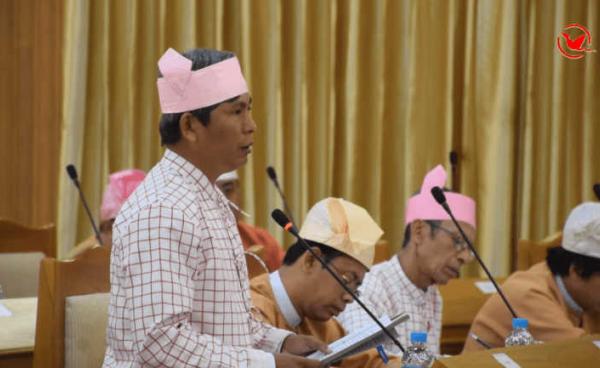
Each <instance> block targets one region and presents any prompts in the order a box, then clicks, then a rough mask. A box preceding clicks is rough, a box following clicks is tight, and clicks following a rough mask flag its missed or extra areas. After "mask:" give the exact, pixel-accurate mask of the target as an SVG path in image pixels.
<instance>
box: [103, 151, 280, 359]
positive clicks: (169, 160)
mask: <svg viewBox="0 0 600 368" xmlns="http://www.w3.org/2000/svg"><path fill="white" fill-rule="evenodd" d="M110 282H111V296H110V305H109V311H108V312H109V320H108V330H107V344H108V346H107V349H106V355H105V359H104V367H141V366H143V367H182V368H185V367H219V368H220V367H261V368H262V367H275V360H274V357H273V354H271V353H267V352H278V351H279V350H280V348H281V345H282V342H283V340H284V339H285V337H287V336H288V335H289V334H290V332H288V331H283V330H279V329H275V328H273V327H270V326H268V325H266V324H263V323H262V322H259V321H258V320H256V319H255V318H254V317H253V314H252V313H251V301H250V293H249V286H248V273H247V268H246V261H245V258H244V253H243V246H242V242H241V240H240V237H239V233H238V230H237V226H236V222H235V218H234V216H233V214H232V213H231V210H230V209H229V206H228V203H227V201H226V199H225V197H224V196H223V194H221V193H220V192H219V191H218V190H217V189H216V188H215V186H214V185H212V184H211V183H210V182H209V181H208V178H207V177H206V176H205V175H204V174H203V173H202V171H200V170H199V169H197V168H196V167H195V166H193V165H192V164H191V163H190V162H188V161H187V160H185V159H184V158H182V157H181V156H179V155H177V154H176V153H174V152H172V151H170V150H167V151H166V152H165V154H164V156H163V158H162V160H161V161H160V162H159V163H158V164H157V165H156V166H155V167H154V168H153V169H152V170H151V171H150V172H149V173H148V176H147V177H146V179H145V180H144V181H143V183H142V184H141V185H140V186H139V187H138V188H137V189H136V191H135V192H134V193H133V194H132V195H131V196H130V198H129V199H128V200H127V202H126V203H125V204H124V205H123V208H122V209H121V211H120V212H119V215H118V216H117V219H116V221H115V224H114V227H113V247H112V254H111V265H110Z"/></svg>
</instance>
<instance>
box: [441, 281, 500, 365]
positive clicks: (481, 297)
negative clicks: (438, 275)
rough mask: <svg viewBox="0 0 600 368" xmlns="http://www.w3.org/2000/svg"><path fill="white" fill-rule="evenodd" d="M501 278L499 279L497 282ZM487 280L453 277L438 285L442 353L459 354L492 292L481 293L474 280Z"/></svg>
mask: <svg viewBox="0 0 600 368" xmlns="http://www.w3.org/2000/svg"><path fill="white" fill-rule="evenodd" d="M501 280H503V279H499V280H498V283H500V282H501ZM477 281H487V279H480V278H462V279H453V280H450V282H448V284H446V285H443V286H440V287H439V289H440V293H441V294H442V298H443V299H444V308H443V310H442V337H441V340H440V351H441V353H442V354H452V355H454V354H459V353H460V352H461V351H462V348H463V345H464V344H465V339H466V338H467V333H468V332H469V329H470V328H471V323H472V322H473V319H474V318H475V315H476V314H477V312H479V309H480V308H481V307H482V306H483V303H485V301H486V300H487V299H488V298H489V297H490V296H491V295H493V294H485V293H483V292H482V291H481V290H480V289H479V288H478V287H477V286H475V282H477Z"/></svg>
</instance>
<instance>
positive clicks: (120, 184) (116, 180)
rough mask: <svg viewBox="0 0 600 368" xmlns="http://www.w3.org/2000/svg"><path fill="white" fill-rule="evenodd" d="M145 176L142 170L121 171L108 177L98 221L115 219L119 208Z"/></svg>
mask: <svg viewBox="0 0 600 368" xmlns="http://www.w3.org/2000/svg"><path fill="white" fill-rule="evenodd" d="M145 177H146V174H145V173H144V172H143V171H142V170H135V169H129V170H121V171H117V172H116V173H113V174H111V175H110V177H109V179H108V186H107V187H106V190H105V191H104V196H103V197H102V206H101V207H100V221H106V220H110V219H113V218H115V217H117V214H118V213H119V210H120V209H121V206H122V205H123V203H125V201H126V200H127V198H129V196H130V195H131V193H133V191H134V190H135V188H137V186H138V185H140V183H141V182H142V181H143V180H144V178H145Z"/></svg>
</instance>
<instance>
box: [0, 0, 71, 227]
mask: <svg viewBox="0 0 600 368" xmlns="http://www.w3.org/2000/svg"><path fill="white" fill-rule="evenodd" d="M63 2H64V0H43V1H39V0H0V52H1V53H2V55H1V56H0V217H3V218H9V219H12V220H14V221H18V222H21V223H24V224H28V225H32V226H40V225H43V224H46V223H49V222H55V221H56V205H57V198H58V175H59V174H60V173H61V172H62V170H59V167H58V163H59V154H60V130H61V120H60V119H61V104H62V101H61V95H62V94H61V91H62V87H61V85H62V43H63V41H62V39H63V28H62V27H63V9H64V5H63Z"/></svg>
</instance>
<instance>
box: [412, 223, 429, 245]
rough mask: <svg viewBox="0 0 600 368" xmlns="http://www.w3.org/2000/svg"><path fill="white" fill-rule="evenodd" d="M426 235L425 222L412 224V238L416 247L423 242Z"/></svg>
mask: <svg viewBox="0 0 600 368" xmlns="http://www.w3.org/2000/svg"><path fill="white" fill-rule="evenodd" d="M424 234H425V222H424V221H423V220H415V221H413V222H412V223H411V224H410V238H411V239H413V241H414V243H415V245H419V244H421V243H422V242H423V236H424Z"/></svg>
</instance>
